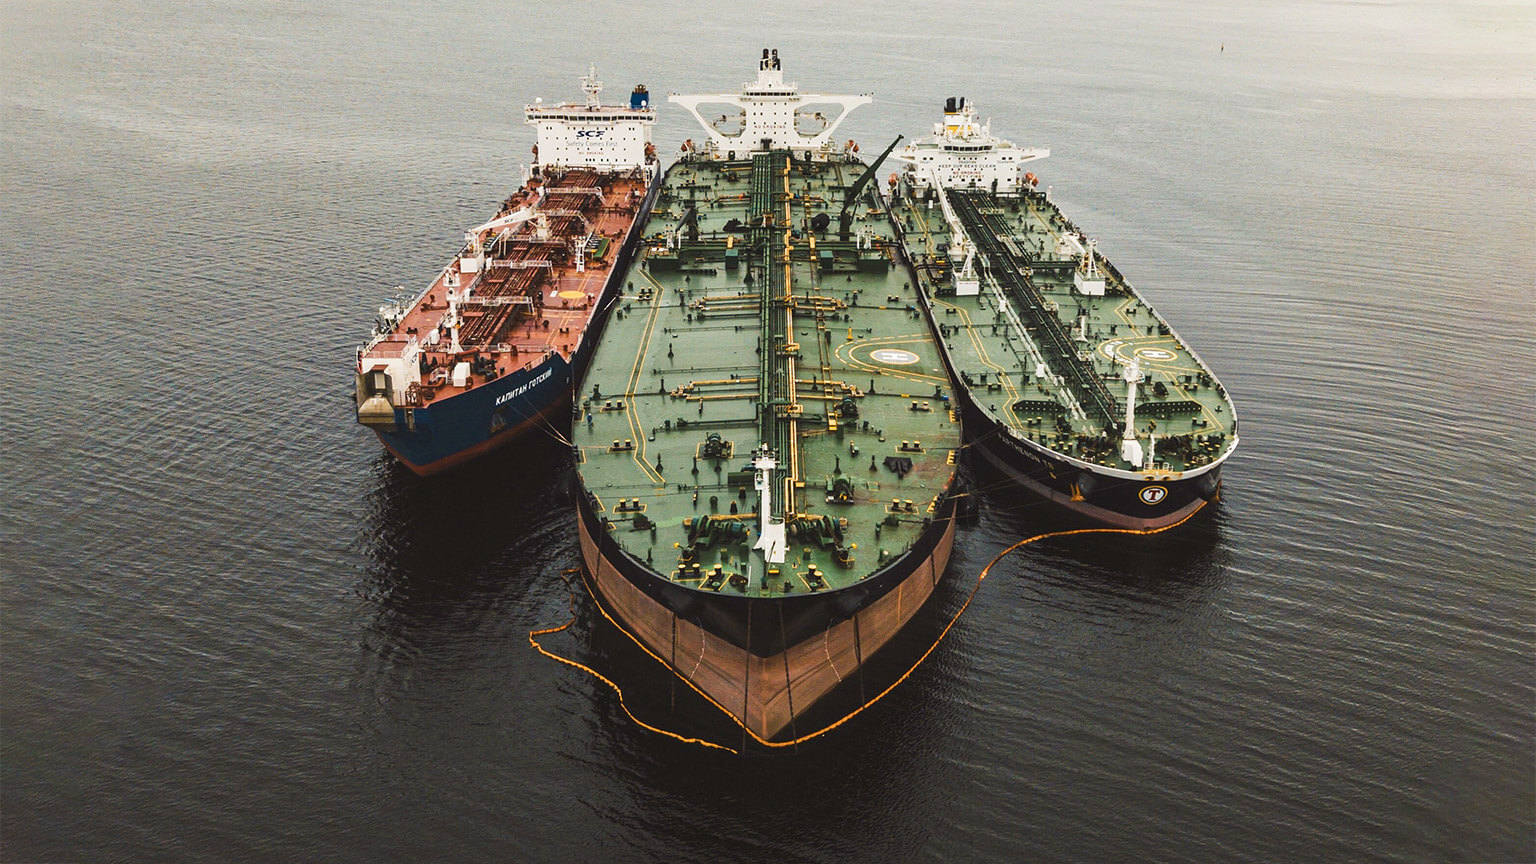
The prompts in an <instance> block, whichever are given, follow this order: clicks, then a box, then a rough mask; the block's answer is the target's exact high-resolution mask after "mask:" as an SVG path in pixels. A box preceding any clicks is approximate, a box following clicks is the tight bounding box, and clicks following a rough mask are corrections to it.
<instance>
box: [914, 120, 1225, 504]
mask: <svg viewBox="0 0 1536 864" xmlns="http://www.w3.org/2000/svg"><path fill="white" fill-rule="evenodd" d="M1046 155H1048V151H1044V150H1025V149H1021V148H1017V147H1015V146H1013V145H1012V144H1010V143H1009V142H1007V141H1003V140H1001V139H999V138H996V137H993V136H992V135H991V134H990V130H989V129H988V128H986V127H984V126H982V125H980V124H979V123H977V121H976V115H975V111H974V109H973V108H972V107H971V106H969V105H967V104H966V102H965V100H964V99H950V100H949V101H948V103H947V104H946V105H945V111H944V120H943V122H942V123H939V124H935V128H934V134H933V136H932V137H931V138H926V139H922V140H919V141H916V142H914V143H912V144H910V145H908V146H907V147H905V148H904V149H903V150H902V151H901V152H900V153H899V154H898V155H897V157H896V158H897V159H898V160H899V161H901V162H904V163H905V169H904V170H903V171H902V172H900V173H899V174H892V175H891V176H890V179H889V184H890V187H891V192H892V200H893V204H892V217H893V218H894V220H895V221H896V223H897V226H898V231H900V232H901V234H902V240H903V248H904V251H905V253H906V255H907V256H908V261H909V263H910V265H911V266H912V267H913V268H914V269H915V270H916V272H917V274H918V285H919V287H920V291H921V296H922V298H923V302H924V303H926V304H928V308H929V311H930V313H931V315H932V317H933V319H934V320H935V321H936V322H937V323H936V327H937V330H938V333H939V337H940V341H941V343H942V344H943V348H944V358H945V363H946V366H947V367H948V369H949V371H950V374H951V375H952V376H953V378H954V380H955V381H956V384H957V386H958V387H959V389H960V401H961V404H962V406H963V408H962V410H963V415H964V420H965V424H966V430H967V432H968V433H969V436H970V441H971V442H972V443H973V444H975V445H976V446H974V447H973V448H972V450H971V452H972V453H973V454H974V455H975V456H976V457H977V463H978V468H979V469H980V470H979V472H978V475H979V476H981V477H988V476H1000V477H1003V478H1006V479H1008V480H1011V481H1014V482H1016V483H1018V484H1019V485H1021V486H1023V487H1024V488H1026V489H1028V490H1030V491H1032V492H1034V493H1037V494H1039V495H1041V496H1044V497H1045V498H1048V499H1050V500H1052V501H1055V502H1057V503H1059V504H1061V505H1063V506H1065V507H1067V508H1069V509H1070V510H1072V511H1074V512H1076V513H1078V514H1080V515H1082V516H1086V517H1088V518H1090V519H1092V520H1094V521H1096V522H1098V523H1101V524H1105V525H1111V526H1117V527H1122V528H1130V529H1136V530H1156V529H1160V528H1166V527H1168V526H1171V525H1175V524H1178V523H1179V522H1181V521H1183V520H1185V519H1187V518H1188V517H1189V516H1191V515H1192V514H1194V513H1195V512H1196V511H1198V510H1199V509H1200V508H1201V507H1203V506H1204V505H1205V504H1206V503H1208V502H1210V501H1212V500H1214V499H1215V497H1216V495H1217V494H1218V492H1219V490H1220V488H1221V467H1222V465H1223V463H1225V462H1226V460H1227V458H1228V457H1229V456H1231V454H1232V452H1233V450H1234V449H1235V448H1236V446H1237V440H1238V439H1237V412H1236V409H1235V408H1234V407H1233V405H1232V402H1231V400H1230V399H1229V398H1228V397H1227V393H1226V390H1225V388H1223V387H1222V385H1221V382H1219V381H1218V380H1217V379H1216V376H1215V375H1214V374H1213V373H1212V372H1211V370H1210V369H1209V368H1208V367H1207V366H1206V365H1205V363H1204V362H1203V361H1202V360H1201V359H1200V357H1199V356H1198V355H1197V354H1195V352H1194V350H1193V349H1192V348H1190V347H1189V346H1188V345H1187V344H1186V343H1185V342H1184V340H1183V339H1181V338H1180V337H1179V336H1178V334H1177V333H1175V332H1174V331H1173V328H1172V327H1170V326H1169V325H1168V322H1166V321H1165V320H1163V318H1162V317H1161V316H1159V315H1158V314H1157V312H1156V311H1155V310H1154V309H1153V308H1152V307H1151V305H1150V304H1149V303H1147V301H1146V300H1145V299H1144V298H1143V297H1142V296H1141V294H1140V293H1138V292H1137V291H1136V290H1135V289H1134V288H1132V287H1131V284H1130V283H1129V282H1127V281H1126V280H1125V279H1124V278H1122V277H1121V275H1120V273H1119V271H1118V270H1116V269H1115V267H1114V266H1113V265H1111V264H1110V263H1109V261H1108V260H1107V259H1105V258H1104V257H1103V256H1102V255H1100V254H1099V253H1098V252H1097V250H1096V249H1095V248H1094V242H1093V241H1092V240H1090V239H1088V238H1087V237H1086V236H1085V235H1084V234H1083V232H1082V231H1080V230H1079V229H1078V228H1077V226H1076V225H1074V224H1073V223H1072V222H1071V221H1070V220H1069V219H1067V218H1066V217H1065V216H1064V215H1063V214H1062V213H1061V211H1060V210H1059V209H1057V207H1056V205H1055V204H1053V203H1052V202H1051V198H1050V195H1049V192H1048V191H1047V192H1046V193H1041V192H1040V191H1038V189H1037V186H1038V180H1037V178H1036V177H1035V175H1034V174H1033V173H1032V172H1027V171H1025V170H1024V168H1025V165H1026V163H1028V162H1031V161H1033V160H1036V159H1040V158H1043V157H1044V156H1046Z"/></svg>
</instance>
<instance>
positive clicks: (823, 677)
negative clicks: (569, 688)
mask: <svg viewBox="0 0 1536 864" xmlns="http://www.w3.org/2000/svg"><path fill="white" fill-rule="evenodd" d="M579 521H580V525H581V552H582V560H583V563H584V564H585V565H586V568H587V572H588V573H589V574H591V575H592V577H593V579H594V581H595V582H596V585H597V591H598V593H599V595H600V597H601V600H602V602H604V603H605V604H606V605H607V607H608V609H609V611H610V612H611V613H612V614H613V616H614V618H615V619H617V620H618V621H619V622H621V623H622V625H623V627H624V628H625V629H626V630H627V631H628V632H629V634H630V635H631V636H633V637H635V638H636V639H637V640H639V641H640V642H641V643H642V644H643V645H644V646H645V647H646V648H647V649H649V650H650V651H651V652H652V653H653V654H655V655H656V656H657V657H659V658H661V659H662V660H663V661H664V662H666V663H667V664H668V665H669V666H670V667H671V669H672V671H673V672H674V673H675V674H677V675H678V676H679V677H681V678H683V679H684V680H686V681H688V682H690V683H692V684H693V685H694V686H695V687H697V688H698V689H699V690H700V691H702V692H703V693H705V694H706V695H707V696H708V697H709V698H710V699H712V700H714V702H715V703H716V704H718V705H719V707H721V708H722V709H724V710H725V711H727V712H728V713H730V714H731V716H732V717H734V718H735V719H736V720H737V721H738V722H739V723H741V724H742V725H744V726H745V727H746V728H747V729H748V730H749V731H750V732H751V733H753V734H754V735H756V736H758V737H759V738H762V739H767V740H771V739H774V738H775V737H777V736H779V735H781V733H783V732H784V731H785V730H786V729H790V730H791V731H793V732H798V733H800V734H805V733H806V732H807V731H811V730H803V729H793V728H792V727H793V723H794V719H795V718H796V717H798V716H800V715H801V714H804V713H805V711H807V710H808V709H809V708H810V707H811V706H812V705H815V704H816V703H817V702H818V701H819V700H820V699H821V698H822V697H823V696H825V695H827V694H828V693H829V692H831V691H832V690H833V688H835V687H837V685H838V684H840V683H842V682H843V681H844V680H845V679H847V678H848V677H849V676H850V675H852V674H854V673H855V672H856V671H857V670H858V668H859V667H860V665H861V664H862V663H863V662H864V661H867V660H868V659H869V658H870V657H871V656H872V655H873V654H874V653H875V652H876V651H878V650H879V649H880V648H881V647H882V646H884V645H885V644H886V643H887V642H889V641H890V640H891V639H892V638H893V637H895V635H896V634H897V633H898V632H899V631H900V630H901V629H902V627H903V626H905V625H906V623H907V622H908V621H910V620H911V619H912V616H913V615H914V614H916V612H917V610H918V609H919V608H921V607H922V605H923V604H924V603H925V602H927V600H928V598H929V597H930V596H931V595H932V594H933V590H934V588H935V587H936V586H937V585H938V582H939V580H940V579H941V578H943V575H944V569H945V567H946V565H947V564H948V563H949V554H950V551H951V549H952V548H953V546H954V538H955V521H954V519H953V518H946V519H944V520H943V521H942V522H935V524H934V526H933V530H935V531H936V532H938V534H937V537H936V538H935V540H934V543H933V548H932V551H931V553H929V554H927V555H924V556H922V557H921V558H920V559H919V558H918V556H910V557H911V558H912V559H913V560H908V561H902V562H901V565H903V567H904V571H905V572H904V573H902V574H900V575H899V578H897V579H894V580H892V581H893V583H894V584H893V586H892V587H891V588H889V590H886V591H885V592H884V593H883V594H881V595H879V596H878V597H877V598H875V599H873V600H872V601H870V602H868V603H867V604H866V605H864V606H863V607H861V608H859V609H857V610H856V611H854V612H853V614H852V615H851V616H849V617H845V618H843V619H842V620H839V621H838V622H837V623H835V624H833V625H832V626H830V627H828V628H827V629H825V630H823V631H820V632H819V633H817V634H816V635H814V636H811V637H809V638H806V639H802V640H801V641H799V642H797V643H795V644H793V645H790V646H788V647H787V648H786V649H784V650H780V651H777V652H774V653H771V654H768V655H766V656H762V655H758V654H754V653H752V652H750V651H748V650H746V649H745V648H742V647H740V646H738V645H736V644H734V643H732V642H731V641H728V640H726V639H724V638H722V637H720V636H717V635H716V634H714V633H711V632H709V631H707V630H705V629H704V628H703V627H701V626H699V625H698V624H696V623H694V622H693V621H690V620H688V619H687V618H683V617H680V616H678V615H677V614H675V613H674V612H673V611H672V610H671V609H669V608H667V607H666V606H665V605H663V604H662V603H660V602H658V601H657V600H656V599H655V598H653V597H652V596H651V595H650V594H648V593H647V592H645V591H643V590H641V589H640V588H639V587H638V586H637V585H635V584H634V582H633V581H631V579H630V578H628V577H626V576H625V575H624V573H623V572H621V569H622V565H619V564H615V563H614V562H612V561H610V560H609V559H608V557H607V556H605V555H604V554H603V551H602V550H601V549H600V547H599V543H598V542H597V540H596V538H594V537H593V536H592V528H591V527H590V525H591V523H590V522H589V520H587V519H585V518H584V519H581V520H579ZM656 578H659V577H656ZM777 602H778V601H776V600H775V599H774V598H771V597H769V598H763V599H762V600H761V601H760V602H756V603H753V604H752V605H751V606H750V607H749V609H750V611H749V613H748V614H749V615H752V616H756V617H758V618H760V619H762V620H757V621H750V622H748V627H749V628H750V627H751V626H757V627H766V628H769V630H770V631H772V630H773V629H774V628H777V627H779V626H780V625H781V621H780V619H779V617H778V612H779V609H778V608H776V603H777Z"/></svg>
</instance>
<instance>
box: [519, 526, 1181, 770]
mask: <svg viewBox="0 0 1536 864" xmlns="http://www.w3.org/2000/svg"><path fill="white" fill-rule="evenodd" d="M1208 503H1210V502H1208V501H1203V500H1202V501H1201V502H1200V504H1199V506H1197V507H1195V509H1193V510H1191V511H1190V512H1189V513H1188V515H1186V516H1185V517H1184V518H1183V519H1180V520H1179V521H1177V522H1174V523H1173V524H1171V525H1164V526H1163V527H1161V528H1077V529H1073V530H1070V531H1052V532H1048V533H1045V534H1036V535H1035V536H1033V537H1028V538H1025V539H1023V540H1020V541H1019V542H1017V543H1015V544H1013V545H1012V546H1009V547H1008V548H1007V549H1004V550H1003V551H1001V552H999V553H997V555H996V556H994V557H993V558H992V560H991V561H989V562H987V566H985V567H983V568H981V573H979V574H978V575H977V576H976V584H975V585H973V586H971V593H970V594H968V595H966V598H965V602H964V603H962V604H960V608H959V609H958V610H957V611H956V612H955V614H954V617H952V618H950V619H949V623H948V624H945V625H944V629H943V630H942V631H940V632H939V635H938V638H936V639H935V640H934V641H933V644H932V645H930V646H928V650H926V651H924V652H923V654H922V656H921V657H918V658H917V661H916V662H915V663H913V664H912V666H911V668H909V669H907V671H906V672H904V673H902V675H901V677H900V678H897V679H896V680H895V681H894V682H892V683H891V685H890V686H889V687H886V688H885V689H884V690H882V691H880V693H879V694H878V695H876V696H875V698H873V699H871V700H869V701H868V702H865V703H864V704H863V705H860V706H859V707H857V708H855V709H853V710H852V711H850V712H848V713H847V714H846V715H844V716H843V717H842V719H840V720H837V721H835V722H833V723H831V724H829V725H827V726H824V727H822V728H821V729H818V730H816V731H815V732H811V733H809V734H806V735H801V736H800V737H798V738H795V739H793V740H790V741H770V740H768V739H766V738H764V737H762V736H761V735H758V734H757V733H756V732H754V731H753V730H752V729H750V728H748V727H747V725H746V724H745V723H744V722H743V721H742V720H741V719H740V718H738V717H737V716H736V715H735V714H733V713H731V710H730V709H729V708H726V707H725V706H724V705H721V704H720V703H719V702H718V701H716V700H715V698H714V697H713V696H710V695H709V694H708V693H705V692H704V691H703V690H701V689H699V686H698V685H697V684H694V683H693V681H691V680H689V678H686V677H684V676H683V675H682V674H681V673H679V672H678V671H677V670H676V669H674V668H673V667H672V665H671V664H670V663H668V662H667V661H666V660H663V659H662V658H661V657H659V656H657V654H656V653H655V652H654V651H652V650H651V649H650V648H648V647H647V646H646V645H645V643H643V642H641V641H640V639H639V637H637V636H635V635H634V634H633V633H631V632H629V630H627V629H625V627H624V625H622V624H620V623H619V622H618V621H617V620H615V619H614V617H613V616H612V615H610V614H608V610H607V609H606V608H604V606H603V601H602V600H600V599H598V596H597V592H595V591H593V590H592V586H591V585H589V584H588V583H587V576H586V571H585V570H581V571H580V572H581V585H582V587H583V588H585V589H587V594H588V596H590V597H591V598H592V602H593V605H594V606H596V607H597V611H599V612H601V613H602V615H603V618H605V619H606V620H607V621H608V623H610V624H612V625H613V626H614V627H616V628H618V631H619V632H620V633H623V634H624V635H625V636H628V637H629V639H630V641H632V642H634V643H635V644H636V645H638V646H640V650H641V651H644V652H645V653H646V654H647V655H649V656H650V657H651V659H653V660H655V661H656V662H658V663H660V664H661V665H662V666H664V667H666V668H667V669H668V670H670V671H671V672H672V674H674V675H677V677H679V678H681V679H682V680H683V683H684V684H687V685H688V686H689V687H690V688H692V690H693V691H694V692H695V693H698V694H699V695H700V696H703V697H704V699H705V700H706V701H708V702H709V704H711V705H713V706H715V707H716V708H718V709H719V710H720V712H721V713H723V714H725V716H727V717H729V718H730V719H731V721H732V722H733V723H735V724H736V725H737V726H739V727H740V728H741V730H742V732H743V733H744V734H746V735H750V736H751V737H752V739H753V740H754V741H756V742H757V743H759V744H761V745H763V746H764V747H770V748H774V749H777V748H781V747H793V746H795V745H796V744H803V743H805V742H806V741H809V740H811V739H812V738H819V737H821V736H822V735H825V734H827V733H828V732H831V731H832V730H833V729H836V728H837V727H839V726H841V725H843V724H844V723H847V722H848V721H849V720H852V719H853V718H854V717H856V716H858V715H859V714H861V713H862V712H863V711H864V709H866V708H869V707H870V706H872V705H874V704H875V703H876V702H879V701H880V700H881V699H884V698H885V697H886V695H887V694H889V693H890V692H891V691H892V690H895V689H896V688H897V687H898V686H899V685H900V684H901V683H902V682H904V681H906V680H907V679H908V678H909V677H911V675H912V673H913V672H916V671H917V667H919V666H921V665H923V663H924V661H926V660H927V659H928V657H929V656H930V655H932V654H933V652H934V651H935V650H936V649H937V648H938V647H939V644H940V643H942V642H943V641H944V638H945V637H946V636H948V635H949V631H950V630H951V629H953V628H954V626H955V624H956V623H958V622H959V620H960V616H961V615H964V614H965V610H966V609H968V608H970V605H971V601H972V600H974V599H976V593H977V592H978V591H979V590H981V583H982V582H984V581H985V580H986V578H987V574H988V573H990V572H991V570H992V568H993V567H994V566H996V565H997V563H998V562H999V561H1002V560H1003V559H1004V558H1006V557H1008V556H1009V555H1010V554H1012V553H1013V552H1015V551H1017V550H1019V549H1022V548H1024V547H1025V546H1028V545H1030V544H1032V543H1037V542H1039V541H1041V540H1050V539H1052V538H1055V537H1070V536H1073V535H1076V534H1143V535H1145V534H1161V533H1162V532H1164V531H1169V530H1172V529H1174V528H1177V527H1179V526H1180V525H1183V524H1184V523H1185V522H1188V521H1189V520H1191V519H1193V518H1194V517H1195V514H1197V513H1199V512H1200V511H1201V510H1203V509H1205V505H1206V504H1208ZM578 569H580V568H578ZM561 578H562V580H565V577H564V576H562V577H561ZM565 585H566V590H567V591H568V592H571V583H570V581H569V580H565ZM571 596H572V599H571V600H570V603H571V606H572V613H571V614H572V617H571V621H567V622H566V623H564V624H562V625H560V626H559V627H554V628H550V629H547V630H535V631H531V632H529V634H528V641H529V642H530V643H531V644H532V645H533V647H534V648H535V649H537V650H538V652H539V653H540V654H543V655H545V656H546V657H551V658H553V659H555V660H559V661H560V662H562V663H565V664H567V665H570V666H575V667H576V668H578V669H581V670H583V671H585V672H588V673H590V674H592V675H594V676H596V677H597V678H598V679H599V680H601V681H602V682H603V683H605V684H607V685H608V686H609V687H612V688H613V689H614V691H615V692H617V693H618V694H619V706H620V707H622V708H623V709H624V713H625V714H628V715H629V717H630V719H631V720H634V721H635V723H636V724H638V725H639V726H640V727H641V728H644V729H648V730H650V731H652V732H659V733H661V734H662V735H666V736H667V737H669V738H675V739H677V740H679V741H684V742H687V743H690V744H698V745H699V746H701V747H709V748H712V749H716V750H726V751H728V752H731V753H738V754H739V752H740V751H737V750H734V749H732V748H730V747H726V746H724V745H722V744H716V743H714V742H712V741H707V740H704V739H702V738H688V737H685V736H683V735H680V734H678V733H676V732H671V731H668V730H666V729H662V728H659V727H656V726H652V725H650V724H648V723H645V722H643V721H641V720H640V719H639V718H637V717H635V715H634V714H633V713H631V712H630V710H629V707H628V706H627V705H625V704H624V691H623V690H621V689H620V688H619V686H618V685H617V684H614V683H613V682H612V681H610V680H608V679H607V678H604V677H603V676H602V675H601V674H599V673H598V672H597V671H596V670H594V669H592V668H590V667H588V666H583V665H581V664H580V663H577V662H576V661H574V660H567V659H566V658H564V657H560V656H558V655H555V654H552V653H550V652H549V651H546V650H544V648H543V647H542V646H541V645H539V644H538V642H536V641H534V638H533V637H534V636H537V635H542V634H545V633H555V632H559V631H561V630H564V629H566V628H567V627H569V626H571V624H572V623H574V621H575V611H574V609H575V599H574V592H571ZM703 629H704V628H702V627H699V631H700V638H701V642H702V638H703ZM822 633H823V637H824V639H830V638H831V637H830V636H827V635H826V634H827V631H825V630H824V631H822ZM827 659H828V662H829V664H830V661H831V652H830V647H829V650H828V654H827ZM703 660H704V655H703V653H702V652H701V653H700V654H699V662H700V663H702V662H703ZM832 671H833V672H834V673H835V672H837V667H836V666H833V667H832ZM694 672H695V673H697V672H698V666H695V667H694ZM839 680H841V677H839Z"/></svg>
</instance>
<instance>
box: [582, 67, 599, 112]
mask: <svg viewBox="0 0 1536 864" xmlns="http://www.w3.org/2000/svg"><path fill="white" fill-rule="evenodd" d="M581 89H582V92H584V93H586V94H587V107H588V108H597V107H598V106H600V105H601V104H602V103H600V102H599V101H598V99H597V94H599V93H601V92H603V82H601V81H599V80H597V67H596V66H595V65H589V66H587V74H585V75H583V76H581Z"/></svg>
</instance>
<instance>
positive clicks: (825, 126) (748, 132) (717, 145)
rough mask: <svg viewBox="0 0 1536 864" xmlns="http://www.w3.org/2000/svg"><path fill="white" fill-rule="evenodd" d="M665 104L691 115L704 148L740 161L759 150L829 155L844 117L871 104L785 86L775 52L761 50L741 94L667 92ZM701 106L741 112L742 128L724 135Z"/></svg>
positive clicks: (862, 97) (867, 97)
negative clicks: (831, 109)
mask: <svg viewBox="0 0 1536 864" xmlns="http://www.w3.org/2000/svg"><path fill="white" fill-rule="evenodd" d="M667 101H668V102H673V103H676V104H678V105H681V106H682V107H683V108H684V109H685V110H687V111H688V113H690V114H692V115H693V119H695V120H697V121H698V123H699V125H700V126H701V127H703V129H704V132H705V134H707V135H708V136H709V138H708V146H709V147H710V148H711V149H712V150H713V151H715V153H717V154H719V153H729V152H731V151H736V152H738V153H740V154H741V156H743V157H745V156H746V155H747V154H748V153H750V152H753V151H761V150H792V151H794V152H796V153H822V154H827V153H831V152H833V151H834V150H835V149H836V142H835V141H834V140H833V135H834V134H835V133H836V132H837V128H838V127H839V126H840V125H842V122H843V120H844V119H846V118H847V116H848V113H849V112H850V111H852V110H853V109H855V108H857V107H859V106H860V105H868V104H870V103H871V102H873V101H874V99H873V97H871V96H870V95H869V94H867V93H866V94H861V95H847V94H822V93H801V92H800V91H799V87H798V85H796V84H795V83H793V82H791V83H788V84H786V83H785V82H784V72H783V70H782V69H781V68H780V67H779V57H778V51H777V50H773V51H772V55H771V56H770V53H769V50H768V49H764V51H763V59H762V60H761V61H759V63H758V72H757V80H756V81H748V82H746V83H745V84H743V85H742V88H741V92H740V93H702V94H682V93H671V94H668V96H667ZM700 105H733V106H735V107H736V108H737V109H738V110H739V111H740V112H741V115H740V123H741V128H740V129H739V130H737V131H732V132H724V131H721V130H720V129H719V128H717V127H716V125H715V124H714V123H712V122H711V121H709V120H706V119H704V115H703V114H702V113H701V112H700V111H699V106H700ZM822 105H825V106H836V107H837V108H838V109H839V110H838V111H837V113H836V114H835V115H834V116H831V117H827V116H825V115H824V114H823V113H821V112H811V113H810V114H809V115H807V114H805V113H803V111H802V109H805V108H806V107H807V106H822ZM807 124H809V125H812V126H816V125H820V128H819V130H814V131H805V130H803V129H802V128H801V127H802V126H804V125H807Z"/></svg>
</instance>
